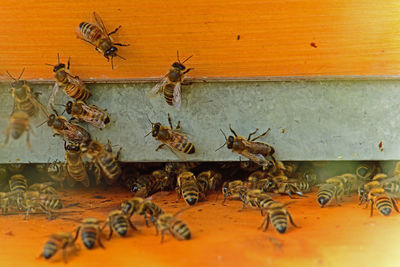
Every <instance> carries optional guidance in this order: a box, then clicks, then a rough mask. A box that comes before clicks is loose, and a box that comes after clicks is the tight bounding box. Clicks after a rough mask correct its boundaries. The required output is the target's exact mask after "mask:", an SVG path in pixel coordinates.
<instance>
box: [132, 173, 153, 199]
mask: <svg viewBox="0 0 400 267" xmlns="http://www.w3.org/2000/svg"><path fill="white" fill-rule="evenodd" d="M126 185H127V186H128V188H129V190H130V191H131V192H132V193H135V196H138V197H147V196H149V195H151V194H153V193H155V192H154V191H153V189H154V185H155V181H154V180H153V177H152V176H151V175H150V174H145V175H140V176H139V177H137V179H130V180H128V181H127V183H126Z"/></svg>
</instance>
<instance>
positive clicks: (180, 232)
mask: <svg viewBox="0 0 400 267" xmlns="http://www.w3.org/2000/svg"><path fill="white" fill-rule="evenodd" d="M171 230H172V232H173V235H174V236H176V237H177V238H178V239H184V240H188V239H190V237H191V235H190V230H189V227H188V226H187V225H186V224H185V223H184V222H183V221H181V220H176V221H175V222H174V223H173V224H172V225H171Z"/></svg>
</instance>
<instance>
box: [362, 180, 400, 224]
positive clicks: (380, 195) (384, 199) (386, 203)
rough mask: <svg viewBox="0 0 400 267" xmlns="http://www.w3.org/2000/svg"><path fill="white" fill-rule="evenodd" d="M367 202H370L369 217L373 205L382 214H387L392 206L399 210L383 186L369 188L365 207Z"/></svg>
mask: <svg viewBox="0 0 400 267" xmlns="http://www.w3.org/2000/svg"><path fill="white" fill-rule="evenodd" d="M369 202H371V217H372V216H373V210H374V208H373V207H374V206H375V208H376V209H377V210H378V212H379V213H380V214H382V215H383V216H389V215H390V213H391V212H392V209H393V208H394V209H395V210H396V211H397V212H399V209H398V207H397V204H396V201H395V199H394V198H392V197H389V196H388V195H387V194H386V192H385V190H384V189H383V188H379V187H378V188H373V189H371V191H370V192H369V193H368V199H367V204H366V208H368V203H369Z"/></svg>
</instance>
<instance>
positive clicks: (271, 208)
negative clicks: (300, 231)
mask: <svg viewBox="0 0 400 267" xmlns="http://www.w3.org/2000/svg"><path fill="white" fill-rule="evenodd" d="M289 204H291V202H288V203H285V204H283V203H281V202H278V201H273V202H271V203H270V204H269V205H268V208H267V209H266V211H267V213H266V216H265V220H264V221H263V222H262V224H261V226H260V228H262V227H263V225H264V224H265V226H264V229H263V231H264V232H265V231H266V230H267V229H268V226H269V223H270V221H271V222H272V225H273V226H274V228H275V230H276V231H277V232H278V233H280V234H283V233H285V232H286V229H287V218H289V221H290V223H291V224H292V225H293V226H294V227H299V226H297V225H296V224H295V223H294V221H293V218H292V216H291V215H290V213H289V211H288V210H287V209H286V206H288V205H289Z"/></svg>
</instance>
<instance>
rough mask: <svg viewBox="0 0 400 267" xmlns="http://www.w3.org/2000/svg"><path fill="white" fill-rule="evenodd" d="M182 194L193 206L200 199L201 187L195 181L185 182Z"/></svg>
mask: <svg viewBox="0 0 400 267" xmlns="http://www.w3.org/2000/svg"><path fill="white" fill-rule="evenodd" d="M182 194H183V199H185V202H186V203H187V204H189V205H190V206H193V205H194V204H196V203H197V201H198V200H199V188H198V187H197V186H196V184H194V183H193V184H192V183H190V184H189V183H187V184H183V185H182Z"/></svg>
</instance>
